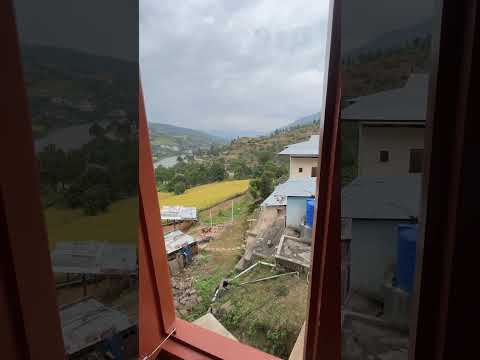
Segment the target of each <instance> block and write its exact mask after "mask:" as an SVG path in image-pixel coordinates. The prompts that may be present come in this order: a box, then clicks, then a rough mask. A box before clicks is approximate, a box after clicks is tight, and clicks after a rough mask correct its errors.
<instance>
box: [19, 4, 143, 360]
mask: <svg viewBox="0 0 480 360" xmlns="http://www.w3.org/2000/svg"><path fill="white" fill-rule="evenodd" d="M15 7H16V15H17V25H18V30H19V37H20V42H21V50H22V62H23V69H24V78H25V84H26V91H27V95H28V102H29V111H30V114H31V119H32V131H33V137H34V143H35V155H36V158H37V163H38V170H39V180H40V189H41V197H42V202H43V206H44V216H45V221H46V225H47V230H48V240H49V247H50V254H51V260H52V266H53V272H54V275H55V285H56V293H57V304H58V307H59V314H60V319H61V325H62V333H63V339H64V345H65V351H66V354H67V355H68V357H69V358H70V359H106V358H115V359H120V358H122V359H132V358H136V357H137V356H138V350H137V344H138V341H137V313H138V312H137V307H138V301H137V299H138V291H137V284H138V276H137V275H138V270H137V241H138V239H137V237H138V198H137V189H138V180H137V178H138V175H137V174H138V136H137V133H138V121H137V117H138V84H139V78H138V9H137V7H136V6H135V3H134V2H131V1H127V0H125V1H124V0H120V1H118V0H115V1H102V2H97V1H90V0H87V1H82V2H63V1H53V0H48V1H42V2H31V1H24V0H16V1H15ZM113 9H114V11H113ZM112 13H114V14H115V16H114V17H112ZM109 356H110V357H109Z"/></svg>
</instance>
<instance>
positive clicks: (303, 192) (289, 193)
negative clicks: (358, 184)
mask: <svg viewBox="0 0 480 360" xmlns="http://www.w3.org/2000/svg"><path fill="white" fill-rule="evenodd" d="M319 149H320V135H312V136H311V137H310V139H309V140H307V141H304V142H301V143H297V144H292V145H289V146H288V147H287V148H286V149H285V150H283V151H281V152H280V153H279V155H282V156H289V158H290V177H289V179H288V180H287V181H286V182H284V183H283V184H280V185H278V186H277V187H276V188H275V190H274V191H273V193H272V194H271V195H270V196H269V197H268V198H267V199H265V201H264V202H263V203H262V206H263V207H276V208H277V209H278V210H279V212H281V213H284V214H285V215H286V216H285V218H286V220H285V225H286V226H287V227H289V226H290V227H298V226H300V225H302V224H303V223H304V221H305V213H306V204H307V199H311V198H314V197H315V193H316V177H317V173H318V171H319V169H318V158H319Z"/></svg>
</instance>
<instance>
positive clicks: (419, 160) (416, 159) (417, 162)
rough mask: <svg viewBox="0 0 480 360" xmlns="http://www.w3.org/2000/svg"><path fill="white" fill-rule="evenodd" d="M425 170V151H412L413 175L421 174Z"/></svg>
mask: <svg viewBox="0 0 480 360" xmlns="http://www.w3.org/2000/svg"><path fill="white" fill-rule="evenodd" d="M422 170H423V149H410V169H409V172H410V173H412V174H416V173H421V172H422Z"/></svg>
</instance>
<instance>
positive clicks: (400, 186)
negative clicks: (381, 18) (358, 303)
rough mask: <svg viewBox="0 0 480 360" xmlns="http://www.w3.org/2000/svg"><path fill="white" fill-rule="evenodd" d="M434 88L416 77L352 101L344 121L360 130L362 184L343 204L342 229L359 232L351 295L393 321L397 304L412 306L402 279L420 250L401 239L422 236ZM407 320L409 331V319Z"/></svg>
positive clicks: (356, 183)
mask: <svg viewBox="0 0 480 360" xmlns="http://www.w3.org/2000/svg"><path fill="white" fill-rule="evenodd" d="M427 87H428V76H427V75H423V74H413V75H411V76H410V77H409V78H408V80H407V82H406V84H405V86H403V87H402V88H399V89H393V90H388V91H383V92H379V93H376V94H373V95H368V96H362V97H359V98H356V99H353V100H351V101H350V105H349V106H347V107H346V108H344V109H343V111H342V114H341V119H342V121H348V122H356V123H358V129H359V132H358V136H359V141H358V159H357V160H358V177H357V178H356V179H354V180H353V181H352V182H351V183H350V184H348V185H346V186H345V187H344V188H343V189H342V203H341V216H342V221H349V222H350V224H351V225H350V239H349V249H348V253H349V269H350V273H349V274H348V278H349V287H350V292H352V293H356V294H361V295H362V296H366V297H367V298H369V299H372V300H373V299H375V300H378V301H381V302H383V303H384V306H385V309H386V310H385V316H386V317H388V316H390V315H391V314H387V312H388V309H390V308H391V304H392V302H400V303H402V304H403V305H405V304H408V298H409V295H408V294H409V290H408V289H407V291H404V290H405V289H399V286H398V280H399V279H398V277H399V275H402V274H400V273H399V271H404V270H402V269H405V268H407V270H408V271H410V273H413V271H414V265H415V263H414V260H411V259H414V258H415V254H414V251H415V246H413V247H410V248H409V250H408V252H405V250H404V249H403V248H402V246H401V245H402V244H403V243H402V242H403V241H405V240H404V239H403V238H402V237H401V235H400V232H401V229H402V227H405V226H407V227H409V226H410V227H411V228H412V229H416V227H415V226H416V225H415V224H416V222H417V218H418V216H419V204H420V193H421V178H422V176H421V175H422V171H423V149H424V132H425V118H426V102H427ZM415 231H416V230H415ZM413 238H416V237H415V236H413ZM397 290H399V291H400V292H399V293H398V294H400V295H398V294H397ZM392 294H394V296H392ZM397 295H398V296H397ZM403 305H402V306H403ZM402 306H400V307H402ZM397 308H398V306H397ZM402 308H408V306H407V305H405V306H403V307H402ZM400 317H401V319H396V321H397V322H398V321H403V323H405V322H406V319H407V318H408V313H407V312H406V311H405V312H403V313H402V314H400Z"/></svg>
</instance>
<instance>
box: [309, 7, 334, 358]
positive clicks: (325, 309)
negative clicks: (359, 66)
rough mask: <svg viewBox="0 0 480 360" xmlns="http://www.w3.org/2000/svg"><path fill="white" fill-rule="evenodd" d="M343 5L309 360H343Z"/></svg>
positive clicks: (318, 217)
mask: <svg viewBox="0 0 480 360" xmlns="http://www.w3.org/2000/svg"><path fill="white" fill-rule="evenodd" d="M340 14H341V11H340V1H338V0H332V1H331V3H330V16H329V24H328V32H329V36H328V40H329V41H327V46H329V51H327V54H328V55H327V59H328V62H327V64H328V72H327V74H328V77H327V87H326V100H325V117H324V119H325V120H324V125H323V136H322V141H321V144H320V154H321V156H320V162H321V163H320V176H319V177H318V178H317V179H318V180H317V182H318V183H317V194H318V195H317V202H318V203H317V206H316V210H315V211H316V214H315V224H314V229H315V230H314V239H315V241H314V245H313V251H312V273H311V283H310V294H309V302H308V303H309V307H308V319H307V324H306V335H305V344H304V346H305V348H304V359H305V360H316V359H340V355H341V315H340V297H341V296H340V292H341V288H340V284H341V279H340V276H341V255H340V222H341V220H340V185H341V184H340V183H341V180H340V149H339V147H340V140H339V139H340V127H339V112H340V97H341V91H340V49H341V46H340V35H341V34H340V25H341V19H340Z"/></svg>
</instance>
